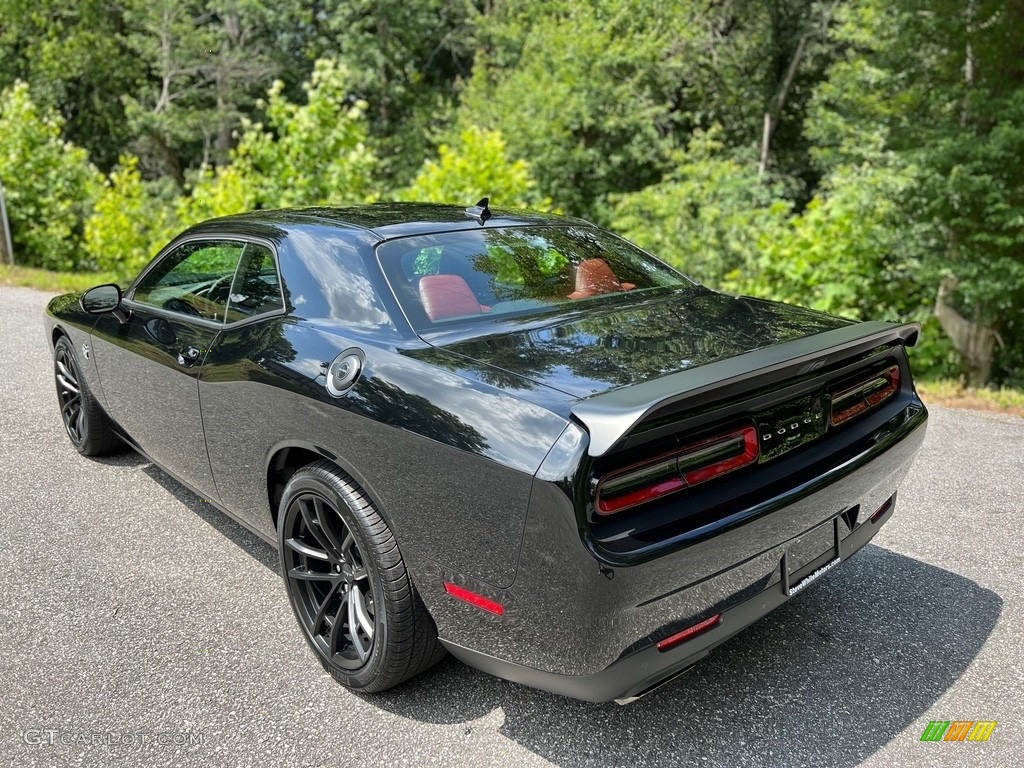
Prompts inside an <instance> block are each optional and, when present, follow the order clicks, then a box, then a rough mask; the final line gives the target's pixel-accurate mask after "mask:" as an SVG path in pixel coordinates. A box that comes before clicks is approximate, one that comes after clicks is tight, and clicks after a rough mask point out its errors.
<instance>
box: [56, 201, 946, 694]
mask: <svg viewBox="0 0 1024 768" xmlns="http://www.w3.org/2000/svg"><path fill="white" fill-rule="evenodd" d="M46 328H47V334H48V336H49V339H50V341H51V343H52V344H53V351H54V375H55V378H56V385H57V396H58V401H59V405H60V413H61V416H62V419H63V422H64V426H65V427H66V429H67V433H68V436H69V437H70V439H71V442H72V444H73V445H74V446H75V448H77V449H78V451H80V452H81V453H83V454H85V455H90V456H93V455H99V454H103V453H107V452H110V451H113V450H116V449H118V448H119V447H120V446H122V445H123V444H127V445H130V446H131V447H133V448H135V449H137V450H139V451H140V452H142V453H143V454H144V455H145V456H147V457H148V458H150V459H151V460H152V461H153V462H155V463H157V464H159V465H160V466H161V467H162V468H163V469H164V470H166V471H167V472H168V473H169V474H171V475H173V476H174V477H175V478H177V479H178V480H180V481H181V482H182V483H184V484H185V485H187V486H188V487H189V488H191V489H193V490H194V491H195V492H196V493H198V494H200V495H201V496H202V497H203V498H205V499H208V500H209V501H210V502H212V503H214V504H215V505H216V506H217V507H219V508H220V509H222V510H223V511H224V512H225V513H226V514H228V515H230V516H231V517H233V518H234V519H236V520H237V521H238V522H239V523H241V524H242V525H244V526H245V527H247V528H249V529H251V530H252V531H254V532H255V533H257V534H258V535H260V536H261V537H263V538H265V539H266V540H268V541H271V542H274V543H275V544H276V545H277V547H278V550H279V552H280V560H281V570H282V575H283V578H284V583H285V587H286V589H287V592H288V597H289V599H290V601H291V605H292V608H293V609H294V612H295V616H296V618H297V619H298V623H299V625H300V627H301V628H302V631H303V634H304V635H305V637H306V640H307V641H308V642H309V644H310V646H311V647H312V649H313V651H314V652H315V654H316V655H317V657H318V658H319V659H320V661H321V663H322V664H323V665H324V667H325V668H326V669H327V670H328V671H329V672H330V673H331V674H332V675H333V676H334V677H335V678H336V679H337V680H339V681H340V682H341V683H343V684H344V685H346V686H349V687H351V688H353V689H357V690H361V691H365V692H374V691H381V690H383V689H386V688H389V687H391V686H394V685H396V684H397V683H400V682H402V681H403V680H406V679H407V678H409V677H411V676H413V675H415V674H417V673H418V672H421V671H422V670H424V669H426V668H427V667H429V666H430V665H432V664H434V663H435V662H436V661H438V659H439V658H441V657H442V656H443V655H444V653H445V651H447V652H449V653H451V654H453V655H454V656H456V657H457V658H459V659H461V660H462V661H464V662H466V663H467V664H470V665H472V666H474V667H478V668H480V669H482V670H485V671H487V672H490V673H492V674H494V675H498V676H500V677H503V678H507V679H509V680H514V681H518V682H521V683H526V684H528V685H532V686H536V687H538V688H542V689H545V690H548V691H553V692H556V693H560V694H565V695H567V696H573V697H577V698H581V699H588V700H592V701H608V700H611V699H615V700H618V701H620V702H625V701H629V700H632V699H634V698H636V697H638V696H641V695H643V694H644V693H647V692H648V691H650V690H652V689H653V688H654V687H655V686H657V685H659V684H661V683H663V682H665V681H667V680H669V679H671V678H672V677H674V676H675V675H677V674H679V673H681V672H682V671H684V670H685V669H687V668H688V667H689V666H691V665H692V664H693V663H694V662H696V661H698V660H699V659H700V658H701V657H703V656H705V655H707V653H708V652H709V651H710V650H711V649H712V648H714V647H715V646H717V645H719V644H720V643H722V642H723V641H724V640H726V639H727V638H729V637H730V636H732V635H734V634H735V633H737V632H738V631H740V630H741V629H743V628H744V627H746V626H748V625H749V624H751V623H752V622H754V621H755V620H757V619H758V618H759V617H761V616H763V615H765V614H766V613H768V612H769V611H771V610H772V609H773V608H775V607H776V606H778V605H780V604H781V603H783V602H785V601H786V600H787V599H788V598H789V597H791V596H792V595H795V594H796V593H798V592H800V591H801V590H803V589H804V588H805V587H806V586H808V585H809V584H810V583H811V582H812V581H814V580H815V579H817V578H818V577H820V576H821V575H822V574H823V573H825V572H826V571H828V570H829V569H831V568H832V567H834V566H835V565H837V564H839V563H840V562H842V561H843V560H845V559H847V558H848V557H850V556H851V555H852V554H853V553H854V552H856V551H857V550H858V549H859V548H860V547H862V546H864V544H865V543H867V542H868V541H870V539H871V538H872V537H873V536H874V535H875V534H876V533H877V532H878V530H879V528H880V527H881V526H882V525H883V524H884V523H885V522H886V521H887V520H888V518H889V516H890V515H892V512H893V508H894V504H895V500H896V490H897V487H898V486H899V484H900V482H901V481H902V479H903V478H904V476H905V475H906V473H907V470H908V467H909V465H910V463H911V460H912V458H913V456H914V453H915V451H916V450H917V449H918V447H919V446H920V444H921V441H922V440H923V438H924V433H925V424H926V421H927V412H926V410H925V408H924V406H923V405H922V403H921V401H920V399H919V398H918V396H917V394H916V392H915V390H914V386H913V383H912V380H911V375H910V369H909V367H908V364H907V355H906V352H905V347H907V346H908V345H912V344H914V342H915V340H916V338H917V335H918V332H919V329H918V327H917V326H915V325H898V324H890V323H881V322H863V323H857V322H851V321H849V320H844V319H841V318H837V317H832V316H830V315H826V314H822V313H820V312H813V311H809V310H806V309H800V308H797V307H792V306H787V305H784V304H778V303H773V302H769V301H761V300H757V299H752V298H745V297H735V296H729V295H724V294H721V293H717V292H715V291H712V290H709V289H708V288H705V287H702V286H701V285H698V284H695V283H694V282H692V281H691V280H689V279H687V278H686V277H684V276H683V275H681V274H679V273H678V272H676V271H675V270H673V269H671V268H670V267H668V266H666V265H665V264H663V263H662V262H660V261H658V260H657V259H655V258H653V257H651V256H650V255H648V254H647V253H645V252H643V251H641V250H639V249H638V248H636V247H635V246H633V245H631V244H630V243H628V242H626V241H624V240H622V239H620V238H618V237H616V236H614V235H612V234H610V233H608V232H605V231H603V230H601V229H598V228H596V227H594V226H592V225H591V224H588V223H586V222H584V221H580V220H577V219H570V218H563V217H557V216H549V215H541V214H536V213H529V212H523V211H515V212H513V211H494V212H492V211H491V210H490V209H489V208H488V207H487V203H486V201H481V204H479V205H477V206H474V207H472V208H468V209H463V208H457V207H448V206H435V205H425V204H402V205H399V204H378V205H372V206H362V207H354V208H317V209H306V210H292V211H260V212H255V213H249V214H244V215H239V216H232V217H228V218H223V219H217V220H214V221H209V222H206V223H204V224H200V225H198V226H195V227H192V228H191V229H189V230H187V231H186V232H184V233H183V234H181V235H180V236H179V237H177V238H176V239H175V240H174V241H173V242H171V243H170V244H169V245H168V246H167V247H166V248H165V249H164V250H163V251H162V252H161V253H160V254H159V255H158V256H157V257H156V258H155V259H154V260H153V261H152V263H151V264H150V265H149V266H148V267H146V268H145V269H144V270H143V271H142V273H141V274H140V275H139V276H138V277H137V278H136V279H135V280H134V282H132V283H131V285H130V286H128V288H127V290H125V291H124V292H123V293H122V291H121V290H120V288H119V287H117V286H113V285H106V286H99V287H97V288H93V289H92V290H89V291H86V292H85V293H84V294H81V295H78V294H71V295H66V296H61V297H58V298H56V299H54V300H53V301H52V302H50V305H49V307H48V309H47V318H46Z"/></svg>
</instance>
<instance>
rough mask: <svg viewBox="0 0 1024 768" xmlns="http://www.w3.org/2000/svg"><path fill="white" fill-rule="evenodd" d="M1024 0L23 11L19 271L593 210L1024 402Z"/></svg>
mask: <svg viewBox="0 0 1024 768" xmlns="http://www.w3.org/2000/svg"><path fill="white" fill-rule="evenodd" d="M1021 29H1024V0H971V2H968V3H964V2H962V0H958V1H957V2H953V0H886V1H885V2H883V0H757V1H756V2H755V0H723V1H722V2H714V3H708V2H696V1H691V0H587V1H586V2H584V0H273V2H271V0H79V2H75V3H68V2H65V1H64V0H32V1H31V2H29V1H28V0H0V182H2V184H3V189H4V193H5V198H6V203H7V210H8V215H9V218H10V223H11V230H12V236H13V240H14V248H13V250H14V256H15V258H16V260H17V261H18V263H21V264H26V265H36V266H44V267H48V268H51V269H59V270H92V269H98V270H105V271H113V272H116V273H119V274H122V275H129V274H131V273H132V272H133V271H134V270H137V269H138V268H139V266H140V265H142V264H144V263H145V262H146V261H147V260H148V259H149V258H151V257H152V255H153V254H154V253H155V252H156V251H157V250H158V249H159V248H160V246H161V245H162V244H163V243H164V242H166V240H167V239H168V238H169V237H171V236H172V235H173V234H174V233H175V232H177V231H179V230H180V229H181V228H182V227H184V226H187V225H188V224H190V223H193V222H196V221H200V220H202V219H205V218H209V217H211V216H218V215H225V214H229V213H233V212H236V211H242V210H247V209H251V208H255V207H274V206H286V205H288V206H291V205H317V204H321V203H334V204H345V203H353V202H366V201H374V200H388V199H407V200H430V201H450V202H455V203H462V204H466V205H469V204H472V203H474V202H476V200H477V199H479V198H480V197H483V196H484V195H488V196H490V198H491V199H492V205H495V206H498V207H500V206H502V205H504V206H531V207H539V208H545V209H549V210H559V211H563V212H565V213H569V214H574V215H581V216H585V217H588V218H591V219H592V220H595V221H597V222H598V223H600V224H602V225H605V226H608V227H611V228H612V229H614V230H616V231H618V232H620V233H621V234H623V235H625V236H627V237H630V238H631V239H634V240H636V241H637V242H639V243H641V244H642V245H644V246H645V247H647V248H649V249H651V250H652V251H654V252H655V253H657V254H658V255H660V256H662V257H663V258H665V259H667V260H668V261H670V262H672V263H673V264H676V265H677V266H679V267H680V268H681V269H682V270H683V271H684V272H687V273H689V274H690V275H692V276H693V277H695V278H697V279H699V280H701V281H703V282H705V283H707V284H709V285H712V286H716V287H720V288H723V289H725V290H729V291H734V292H744V293H751V294H755V295H761V296H767V297H770V298H775V299H780V300H784V301H791V302H797V303H803V304H809V305H812V306H815V307H818V308H821V309H824V310H827V311H830V312H836V313H839V314H844V315H849V316H853V317H864V318H866V317H874V318H889V319H908V320H918V321H922V322H924V323H925V329H926V333H925V341H924V343H923V344H922V346H921V347H920V348H919V349H918V350H917V351H916V352H915V355H916V357H917V365H918V367H919V369H921V370H922V371H926V372H932V373H941V374H945V375H950V374H953V375H962V376H963V377H964V378H965V379H967V380H969V381H970V382H972V383H985V382H994V383H1006V384H1016V385H1018V386H1019V385H1022V384H1024V163H1021V161H1020V158H1021V157H1022V156H1024V35H1021V34H1020V30H1021Z"/></svg>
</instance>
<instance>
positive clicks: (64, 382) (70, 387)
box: [57, 373, 78, 395]
mask: <svg viewBox="0 0 1024 768" xmlns="http://www.w3.org/2000/svg"><path fill="white" fill-rule="evenodd" d="M57 382H58V383H59V384H60V385H61V387H62V388H63V389H64V391H65V392H72V393H74V394H76V395H77V394H78V386H77V385H76V383H75V382H73V381H72V380H71V379H69V378H68V377H67V376H65V375H63V374H61V373H58V374H57Z"/></svg>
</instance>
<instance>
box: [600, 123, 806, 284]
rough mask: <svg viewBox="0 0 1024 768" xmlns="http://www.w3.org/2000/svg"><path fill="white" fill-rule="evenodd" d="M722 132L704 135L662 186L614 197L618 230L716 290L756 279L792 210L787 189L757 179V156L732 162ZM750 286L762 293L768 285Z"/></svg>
mask: <svg viewBox="0 0 1024 768" xmlns="http://www.w3.org/2000/svg"><path fill="white" fill-rule="evenodd" d="M720 133H721V132H720V130H719V129H717V128H714V129H712V130H711V131H709V132H707V133H704V132H701V131H698V132H697V133H695V134H694V138H693V139H692V140H691V142H690V145H689V147H688V148H687V151H686V152H679V153H678V154H676V155H674V159H675V167H674V169H673V171H672V172H671V173H670V174H669V175H668V176H667V177H666V178H665V179H664V180H663V181H661V182H659V183H657V184H652V185H651V186H648V187H646V188H644V189H642V190H640V191H639V192H633V193H630V194H626V195H618V196H613V197H612V200H613V203H614V215H613V219H612V226H613V227H614V228H615V229H616V230H617V231H619V232H621V233H622V234H623V235H624V236H625V237H627V238H628V239H630V240H633V241H634V242H636V243H637V244H638V245H640V246H642V247H644V248H646V249H648V250H649V251H651V252H652V253H654V254H655V255H657V256H659V257H660V258H662V259H664V260H666V261H668V262H669V263H670V264H673V265H675V266H676V267H678V268H679V269H680V270H681V271H683V272H684V273H685V274H687V275H689V276H690V277H692V278H694V279H696V280H699V281H701V282H704V283H707V284H709V285H711V286H714V287H721V286H722V285H723V283H724V282H729V283H730V284H731V285H735V284H736V283H737V279H738V278H739V276H750V275H751V274H756V270H757V265H758V263H759V261H760V260H761V258H762V253H763V247H764V245H765V244H766V243H768V242H770V241H771V240H772V239H773V238H776V237H778V236H779V234H780V233H781V232H782V231H783V228H784V227H785V225H786V221H787V219H788V217H789V214H790V209H791V204H790V203H789V202H788V201H787V200H786V199H785V198H784V197H783V195H782V187H781V185H778V184H774V185H772V184H767V183H762V181H761V180H760V179H759V178H758V173H757V166H756V161H755V159H754V156H753V153H752V152H751V153H750V154H749V155H748V157H747V158H746V159H745V160H742V159H737V158H734V157H730V156H729V155H728V152H727V148H726V147H725V145H724V144H723V143H722V142H721V141H720V138H719V136H720ZM768 285H770V283H769V284H768ZM744 287H745V288H747V289H748V290H749V291H750V292H753V293H761V294H762V295H763V294H764V292H765V289H766V288H767V285H762V284H760V283H756V282H751V283H746V284H744Z"/></svg>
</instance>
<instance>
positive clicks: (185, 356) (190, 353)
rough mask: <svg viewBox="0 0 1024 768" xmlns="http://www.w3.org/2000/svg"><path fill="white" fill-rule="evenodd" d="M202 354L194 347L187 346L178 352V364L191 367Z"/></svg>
mask: <svg viewBox="0 0 1024 768" xmlns="http://www.w3.org/2000/svg"><path fill="white" fill-rule="evenodd" d="M201 356H202V352H200V351H199V350H198V349H196V348H195V347H189V348H188V349H184V350H182V351H181V352H179V353H178V365H184V366H185V367H186V368H191V367H192V366H193V365H195V364H196V363H198V362H199V358H200V357H201Z"/></svg>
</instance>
